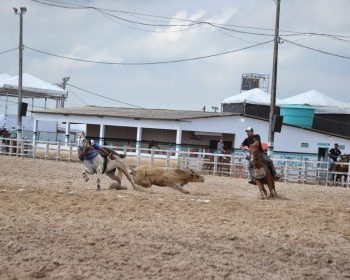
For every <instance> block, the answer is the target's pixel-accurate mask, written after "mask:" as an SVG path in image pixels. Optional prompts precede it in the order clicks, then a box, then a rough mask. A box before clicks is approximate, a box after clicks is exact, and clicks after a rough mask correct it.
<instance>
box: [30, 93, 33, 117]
mask: <svg viewBox="0 0 350 280" xmlns="http://www.w3.org/2000/svg"><path fill="white" fill-rule="evenodd" d="M33 110H34V97H32V111H31V112H30V116H31V117H33Z"/></svg>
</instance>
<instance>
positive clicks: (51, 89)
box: [0, 73, 67, 98]
mask: <svg viewBox="0 0 350 280" xmlns="http://www.w3.org/2000/svg"><path fill="white" fill-rule="evenodd" d="M22 87H23V96H24V97H36V98H44V97H49V98H50V97H55V96H62V95H66V94H67V91H66V90H64V89H62V88H61V87H59V86H57V85H52V84H50V83H48V82H45V81H43V80H41V79H39V78H37V77H34V76H33V75H30V74H28V73H23V80H22ZM1 93H6V95H9V96H11V95H12V96H18V75H16V76H10V75H8V74H0V94H1Z"/></svg>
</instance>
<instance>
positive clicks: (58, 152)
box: [56, 142, 61, 160]
mask: <svg viewBox="0 0 350 280" xmlns="http://www.w3.org/2000/svg"><path fill="white" fill-rule="evenodd" d="M60 156H61V145H60V142H57V155H56V160H59V159H60Z"/></svg>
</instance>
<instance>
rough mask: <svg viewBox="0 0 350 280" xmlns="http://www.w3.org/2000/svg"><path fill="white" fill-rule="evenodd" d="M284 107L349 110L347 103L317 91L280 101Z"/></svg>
mask: <svg viewBox="0 0 350 280" xmlns="http://www.w3.org/2000/svg"><path fill="white" fill-rule="evenodd" d="M280 104H281V105H282V104H283V105H293V104H294V105H310V106H324V107H339V108H349V105H348V104H347V103H345V102H342V101H339V100H337V99H334V98H332V97H329V96H327V95H325V94H324V93H322V92H319V91H317V90H309V91H306V92H303V93H300V94H297V95H294V96H291V97H288V98H285V99H283V100H281V101H280Z"/></svg>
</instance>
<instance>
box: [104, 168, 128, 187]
mask: <svg viewBox="0 0 350 280" xmlns="http://www.w3.org/2000/svg"><path fill="white" fill-rule="evenodd" d="M106 175H107V176H108V177H109V178H111V179H112V180H114V181H117V184H118V186H117V187H116V188H115V189H116V190H126V189H127V188H126V187H123V186H122V183H121V179H120V177H118V176H117V175H116V174H115V170H114V169H113V170H111V171H108V172H107V173H106Z"/></svg>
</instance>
